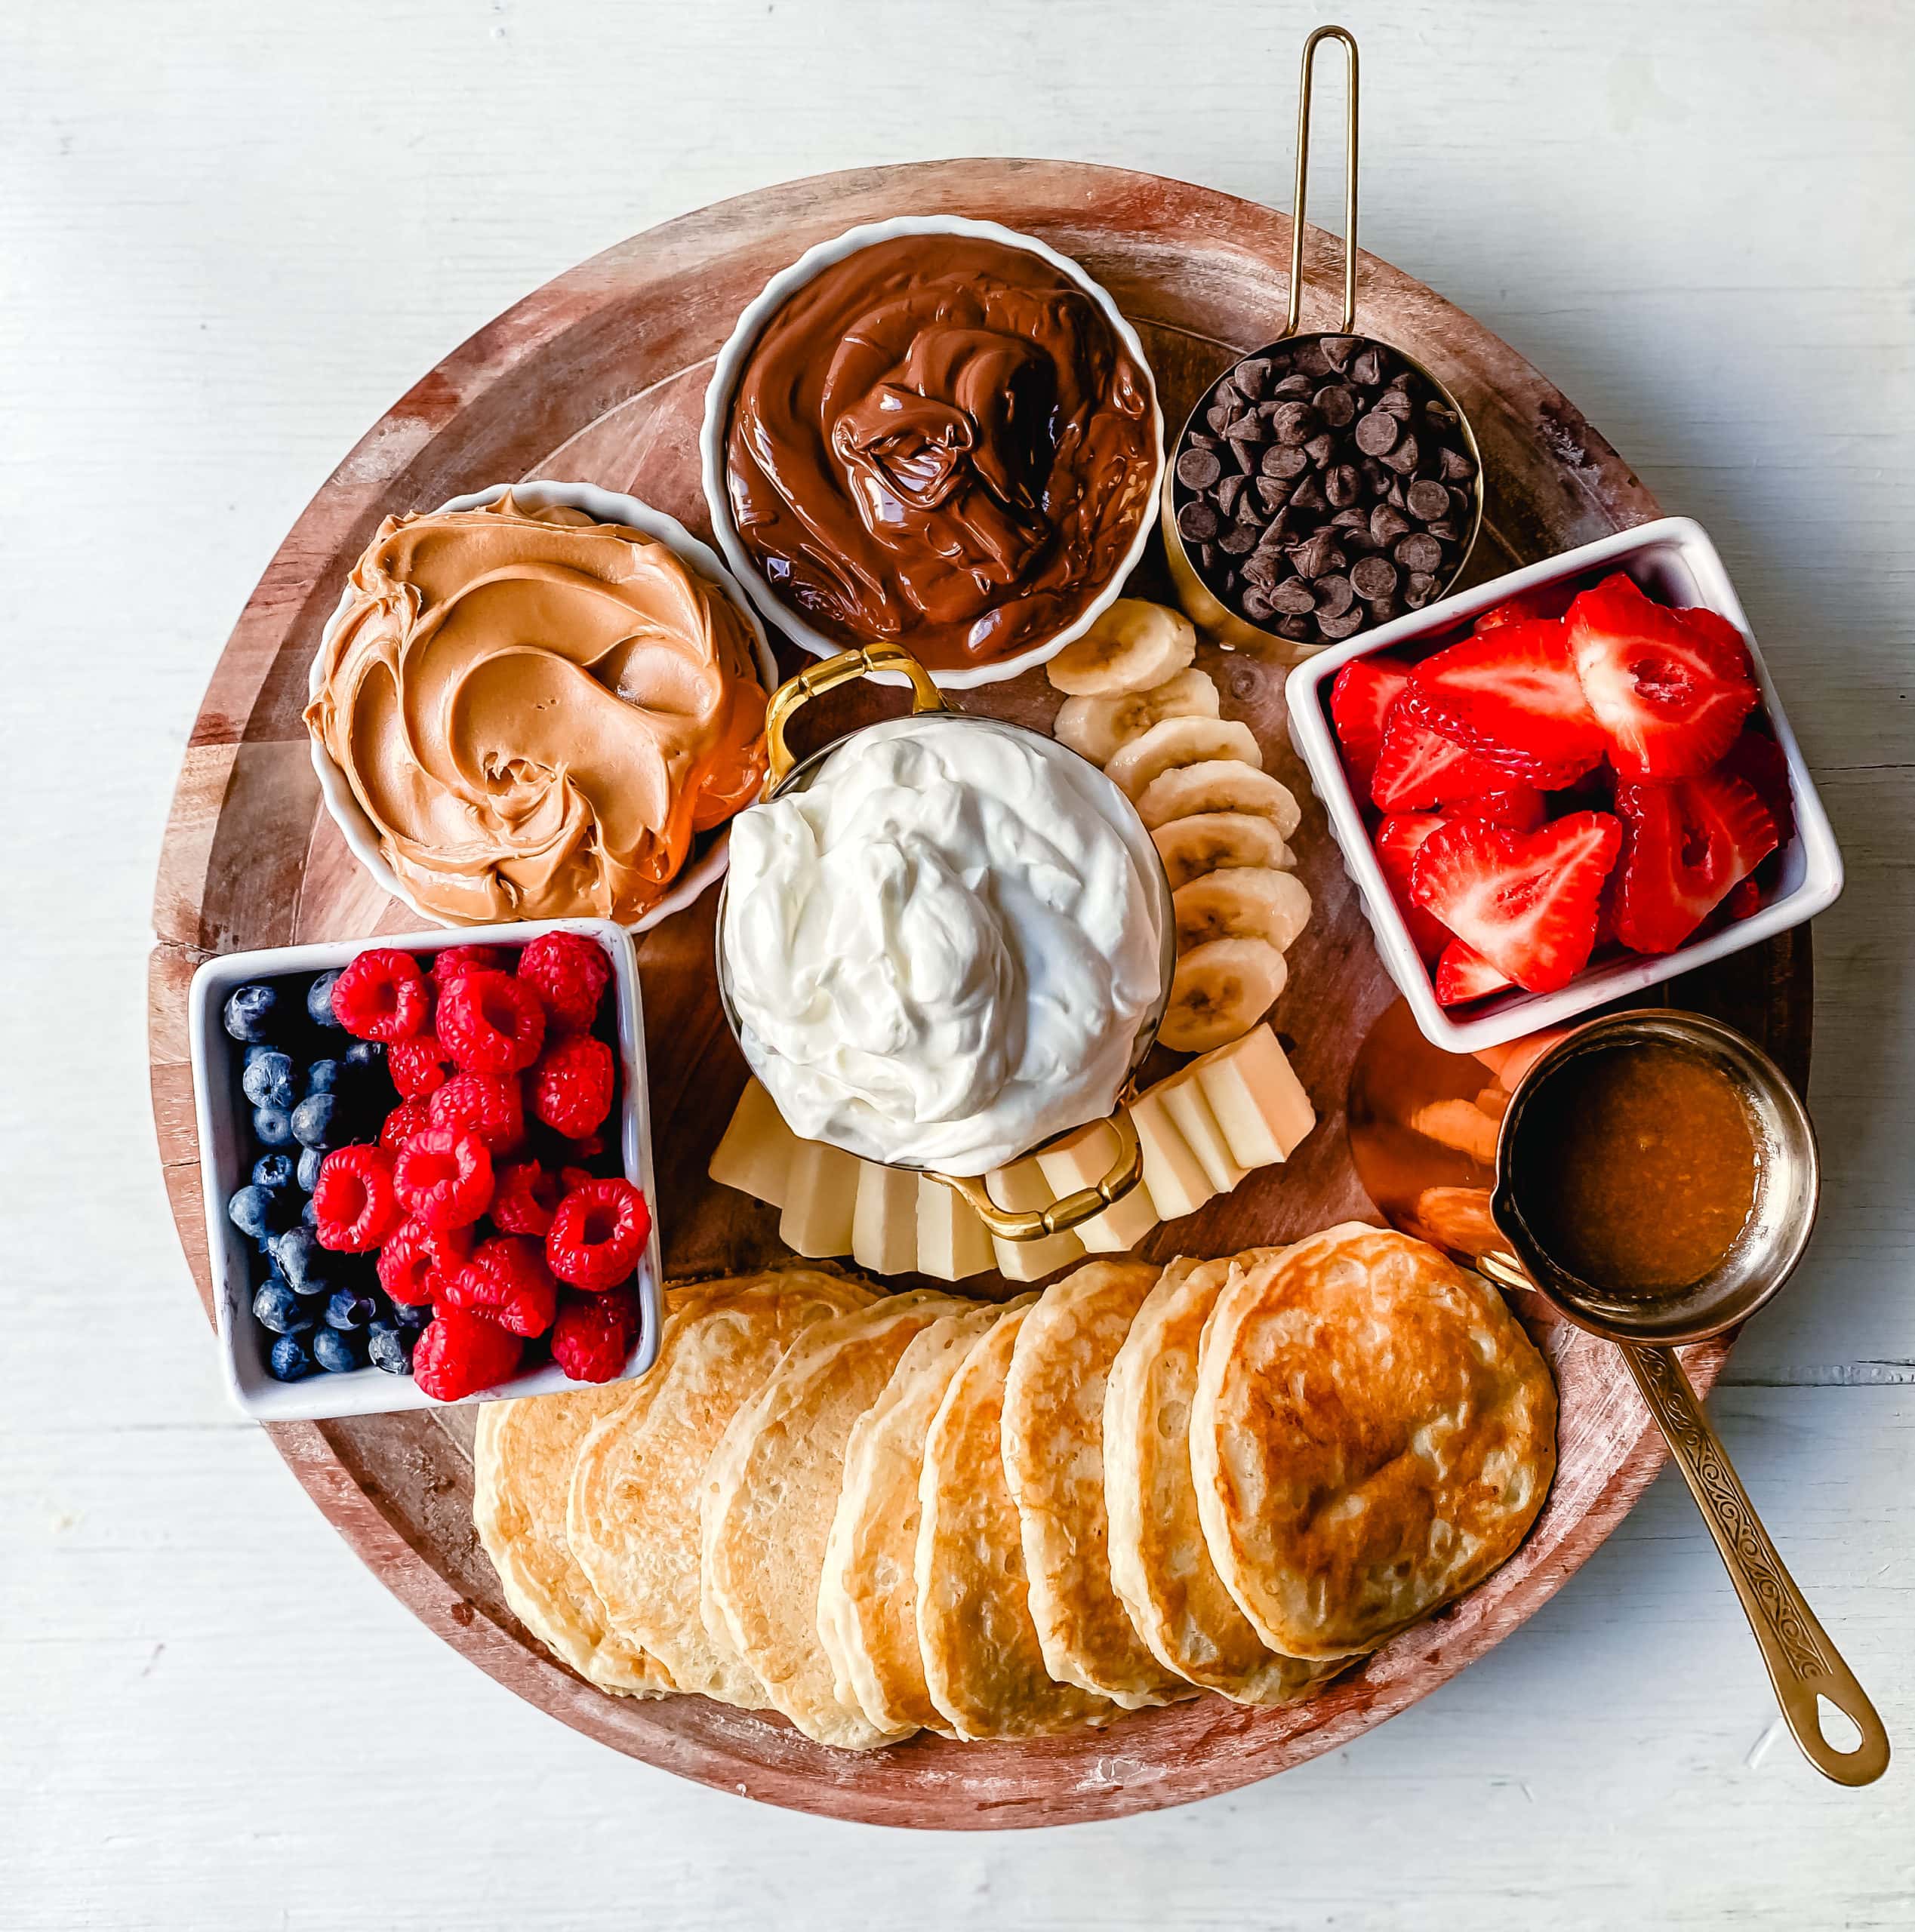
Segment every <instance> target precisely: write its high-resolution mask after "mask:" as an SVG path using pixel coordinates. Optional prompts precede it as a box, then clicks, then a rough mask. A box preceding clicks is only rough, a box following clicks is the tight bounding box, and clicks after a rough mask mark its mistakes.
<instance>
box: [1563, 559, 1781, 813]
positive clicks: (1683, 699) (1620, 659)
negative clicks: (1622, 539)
mask: <svg viewBox="0 0 1915 1932" xmlns="http://www.w3.org/2000/svg"><path fill="white" fill-rule="evenodd" d="M1564 627H1565V629H1566V631H1567V632H1568V634H1569V648H1570V651H1571V654H1572V656H1573V657H1574V658H1575V665H1576V675H1577V676H1578V678H1581V681H1582V687H1583V692H1584V695H1585V696H1586V697H1587V698H1588V700H1589V706H1590V710H1591V711H1593V712H1594V713H1595V715H1596V722H1597V723H1598V724H1600V725H1601V727H1602V728H1603V734H1604V736H1605V737H1606V738H1607V740H1608V741H1609V761H1610V762H1611V763H1612V764H1613V765H1615V768H1616V770H1617V771H1618V772H1619V773H1620V774H1621V775H1622V777H1624V778H1633V779H1652V780H1667V779H1672V778H1692V777H1695V774H1697V773H1698V772H1702V771H1707V770H1708V768H1710V765H1712V764H1714V763H1715V761H1716V759H1718V758H1720V757H1721V756H1722V755H1723V752H1726V751H1727V750H1728V749H1729V746H1731V745H1732V743H1734V742H1735V734H1736V733H1737V732H1738V731H1740V730H1741V728H1742V721H1743V719H1744V718H1746V717H1747V716H1748V715H1749V713H1750V712H1751V711H1752V710H1753V709H1754V708H1755V702H1756V681H1755V672H1754V669H1753V666H1751V665H1750V661H1749V651H1748V647H1747V645H1745V644H1744V642H1743V641H1742V638H1741V634H1740V633H1739V632H1738V631H1737V630H1736V629H1735V626H1733V625H1732V624H1731V623H1728V622H1727V621H1726V620H1725V619H1723V618H1721V617H1717V616H1716V614H1715V612H1714V611H1671V610H1669V609H1667V608H1664V606H1663V605H1660V604H1656V603H1652V601H1650V600H1649V598H1646V597H1645V596H1644V595H1643V593H1642V592H1641V591H1639V589H1636V586H1635V585H1634V584H1633V583H1631V582H1630V580H1629V579H1628V578H1627V577H1624V576H1623V575H1621V573H1620V572H1618V574H1616V575H1615V576H1613V577H1605V578H1604V579H1603V581H1602V582H1601V583H1599V584H1598V585H1597V586H1596V588H1595V589H1593V590H1585V591H1584V592H1583V593H1582V595H1581V596H1580V597H1578V598H1577V599H1576V601H1575V603H1573V604H1572V605H1570V607H1569V616H1568V617H1566V619H1565V620H1564Z"/></svg>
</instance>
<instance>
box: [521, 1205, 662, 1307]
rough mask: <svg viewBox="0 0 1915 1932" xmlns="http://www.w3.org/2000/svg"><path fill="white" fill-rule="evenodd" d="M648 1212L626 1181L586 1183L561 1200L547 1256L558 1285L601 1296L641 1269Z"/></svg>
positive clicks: (549, 1235)
mask: <svg viewBox="0 0 1915 1932" xmlns="http://www.w3.org/2000/svg"><path fill="white" fill-rule="evenodd" d="M650 1234H651V1209H650V1208H649V1207H647V1206H646V1205H645V1196H644V1195H642V1194H641V1193H640V1192H639V1190H638V1189H636V1187H634V1186H633V1185H632V1183H630V1181H629V1180H590V1181H587V1183H585V1184H584V1186H582V1187H575V1188H574V1189H572V1191H571V1193H569V1194H568V1195H566V1196H565V1199H564V1200H562V1201H560V1202H559V1206H558V1208H557V1211H556V1212H555V1213H554V1214H553V1217H552V1226H551V1227H550V1229H548V1230H547V1231H546V1237H545V1258H546V1260H547V1261H549V1262H550V1263H551V1264H552V1272H553V1274H555V1275H557V1276H558V1277H559V1280H560V1281H569V1282H570V1283H571V1284H572V1286H573V1287H575V1288H585V1289H588V1290H590V1292H591V1293H593V1294H603V1293H604V1292H605V1290H606V1289H607V1288H609V1287H611V1286H613V1285H614V1283H617V1282H619V1281H623V1280H624V1279H625V1278H626V1276H627V1275H629V1274H630V1273H631V1272H632V1270H633V1269H634V1268H636V1267H637V1266H638V1265H639V1256H640V1255H642V1254H644V1252H645V1240H646V1238H647V1237H648V1235H650Z"/></svg>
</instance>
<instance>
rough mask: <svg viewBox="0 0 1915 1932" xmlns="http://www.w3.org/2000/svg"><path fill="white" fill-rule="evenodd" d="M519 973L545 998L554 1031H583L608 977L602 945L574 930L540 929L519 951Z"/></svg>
mask: <svg viewBox="0 0 1915 1932" xmlns="http://www.w3.org/2000/svg"><path fill="white" fill-rule="evenodd" d="M519 977H520V978H521V979H522V980H529V981H531V983H532V985H533V986H535V987H536V988H537V989H538V996H539V998H540V999H541V1000H543V1001H544V1002H545V1011H546V1017H547V1018H548V1019H549V1020H550V1021H551V1023H552V1026H553V1031H554V1032H559V1031H564V1032H573V1033H583V1032H584V1031H585V1030H586V1029H587V1027H589V1026H590V1025H591V1024H592V1022H593V1019H594V1018H595V1017H596V1015H597V1014H598V1011H599V1000H600V999H601V998H603V996H604V994H605V988H606V986H607V985H608V984H609V983H610V981H611V961H610V960H608V958H606V957H605V948H604V947H603V946H596V945H594V944H593V942H592V941H591V940H589V939H585V938H583V937H580V935H579V934H577V933H541V934H540V935H539V936H538V937H537V939H535V940H531V941H530V942H529V943H528V944H527V946H525V950H524V951H523V952H521V953H520V954H519Z"/></svg>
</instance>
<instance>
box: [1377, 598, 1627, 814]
mask: <svg viewBox="0 0 1915 1932" xmlns="http://www.w3.org/2000/svg"><path fill="white" fill-rule="evenodd" d="M1410 690H1411V693H1412V696H1413V697H1414V698H1415V701H1416V706H1417V715H1418V716H1420V717H1421V718H1422V721H1424V724H1428V725H1430V727H1432V728H1433V729H1434V730H1436V731H1440V732H1442V734H1443V736H1444V737H1446V738H1454V739H1455V740H1456V742H1457V743H1458V744H1459V745H1461V746H1464V748H1465V749H1467V750H1469V751H1473V752H1475V753H1476V755H1478V756H1479V757H1480V758H1487V759H1488V760H1489V761H1490V763H1491V764H1495V765H1497V766H1499V767H1501V769H1502V770H1504V771H1507V772H1508V773H1509V774H1510V776H1511V777H1515V778H1520V779H1529V780H1532V782H1533V783H1536V784H1538V785H1540V786H1542V788H1543V789H1544V790H1545V791H1551V792H1553V791H1557V790H1559V789H1561V788H1562V786H1565V785H1568V784H1570V783H1573V782H1574V781H1575V780H1577V779H1578V778H1580V777H1581V776H1582V775H1583V774H1584V772H1586V771H1592V770H1593V769H1594V768H1595V767H1596V764H1598V763H1599V762H1600V761H1601V759H1602V756H1603V733H1602V730H1601V728H1599V726H1598V724H1596V717H1595V714H1594V713H1593V712H1592V711H1591V710H1590V708H1589V702H1588V700H1587V699H1586V698H1585V697H1584V696H1583V688H1582V685H1581V683H1580V682H1579V681H1578V678H1577V676H1576V667H1575V663H1573V661H1572V660H1571V658H1570V656H1569V635H1568V633H1567V632H1566V631H1565V630H1564V629H1563V628H1562V625H1561V624H1559V623H1556V622H1555V621H1554V620H1551V619H1547V618H1530V619H1528V620H1525V621H1523V622H1521V623H1508V624H1501V625H1498V626H1497V627H1496V628H1495V629H1494V630H1492V631H1491V632H1489V634H1488V635H1486V636H1481V637H1467V638H1464V640H1463V641H1462V642H1461V644H1452V645H1450V646H1449V648H1448V649H1447V650H1445V651H1438V652H1437V653H1436V654H1435V656H1433V657H1426V658H1424V660H1423V662H1422V663H1421V664H1419V665H1418V666H1417V667H1416V669H1415V670H1414V671H1413V672H1411V674H1410Z"/></svg>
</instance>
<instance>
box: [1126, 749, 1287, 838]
mask: <svg viewBox="0 0 1915 1932" xmlns="http://www.w3.org/2000/svg"><path fill="white" fill-rule="evenodd" d="M1137 810H1138V817H1140V818H1141V819H1142V820H1143V821H1144V823H1145V824H1146V825H1147V826H1149V827H1150V829H1151V830H1152V831H1153V832H1154V831H1156V829H1157V827H1158V826H1160V825H1168V824H1169V823H1170V822H1171V820H1173V819H1179V818H1194V817H1196V816H1197V815H1198V814H1199V813H1200V812H1245V813H1248V814H1250V815H1252V817H1257V818H1267V819H1268V820H1270V821H1271V822H1272V823H1273V824H1274V825H1275V826H1276V829H1277V833H1278V835H1279V837H1281V838H1288V837H1289V836H1290V835H1291V833H1292V832H1295V830H1296V829H1297V824H1298V820H1300V819H1301V817H1302V816H1303V814H1302V813H1301V811H1299V810H1298V807H1297V800H1296V795H1295V793H1294V792H1292V790H1291V789H1290V788H1289V786H1287V785H1284V784H1280V783H1279V782H1278V781H1277V780H1276V779H1274V778H1273V777H1271V776H1270V774H1269V773H1268V772H1267V771H1258V769H1257V768H1256V767H1255V765H1254V764H1244V763H1243V762H1242V761H1241V760H1240V759H1237V758H1209V759H1206V760H1205V761H1204V763H1202V764H1184V765H1178V766H1177V767H1175V768H1173V769H1172V770H1171V771H1160V772H1159V773H1158V774H1157V775H1156V777H1154V778H1153V779H1152V780H1151V781H1150V783H1149V784H1147V786H1144V789H1143V790H1142V791H1141V792H1139V793H1138V797H1137Z"/></svg>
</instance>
